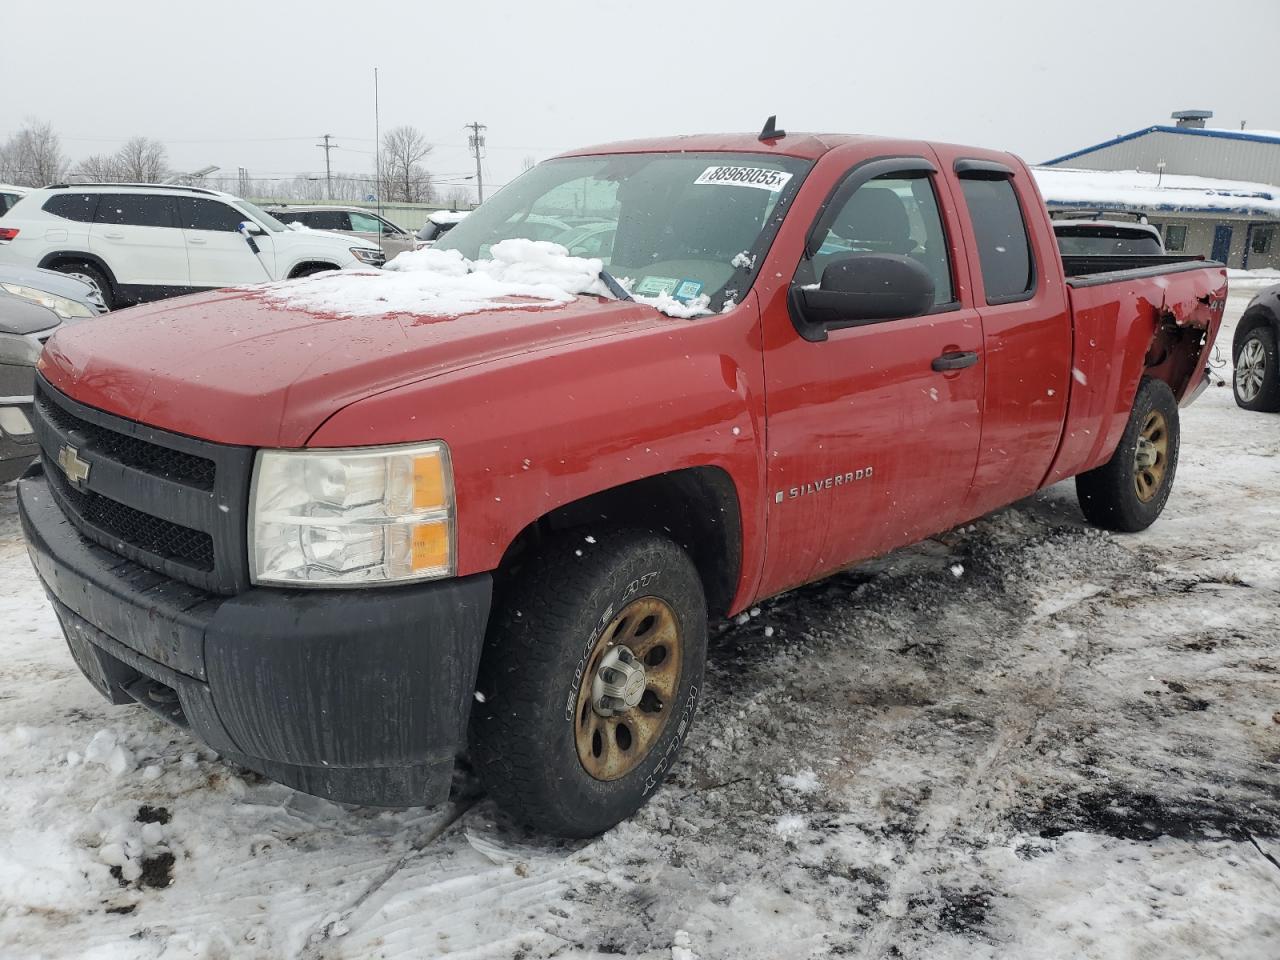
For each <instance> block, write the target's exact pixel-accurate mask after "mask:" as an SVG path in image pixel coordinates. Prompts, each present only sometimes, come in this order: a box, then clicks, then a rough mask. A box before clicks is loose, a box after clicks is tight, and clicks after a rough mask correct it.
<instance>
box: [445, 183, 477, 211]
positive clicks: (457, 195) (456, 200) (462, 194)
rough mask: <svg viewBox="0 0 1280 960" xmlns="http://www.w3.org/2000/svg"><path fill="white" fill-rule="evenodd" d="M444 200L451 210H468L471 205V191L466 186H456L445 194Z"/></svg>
mask: <svg viewBox="0 0 1280 960" xmlns="http://www.w3.org/2000/svg"><path fill="white" fill-rule="evenodd" d="M444 202H445V203H447V204H448V205H449V209H450V210H467V209H470V207H471V191H470V190H468V189H467V188H466V187H454V188H453V189H452V190H450V191H449V193H448V195H446V196H445V198H444Z"/></svg>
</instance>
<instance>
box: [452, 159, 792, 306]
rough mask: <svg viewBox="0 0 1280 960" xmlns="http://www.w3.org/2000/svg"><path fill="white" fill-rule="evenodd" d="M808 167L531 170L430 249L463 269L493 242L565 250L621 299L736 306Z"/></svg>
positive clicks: (597, 163)
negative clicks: (613, 283) (613, 280)
mask: <svg viewBox="0 0 1280 960" xmlns="http://www.w3.org/2000/svg"><path fill="white" fill-rule="evenodd" d="M809 166H810V164H809V163H808V162H807V161H804V160H798V159H795V158H793V157H780V156H775V155H772V154H757V153H629V154H605V155H601V156H592V157H567V158H564V159H561V160H551V161H548V162H547V163H544V164H541V165H540V166H537V167H534V168H533V169H532V170H530V171H529V172H528V173H526V174H525V175H524V176H522V177H520V178H519V179H517V180H515V181H513V182H512V183H511V184H510V185H509V186H507V187H506V188H504V189H503V190H502V191H500V192H499V193H498V194H496V195H495V196H494V197H493V198H492V199H490V200H488V201H486V202H485V203H484V204H482V205H481V206H480V207H479V208H478V209H476V210H475V211H474V212H472V213H471V215H470V216H468V217H467V218H466V219H465V220H463V221H462V222H461V223H460V224H458V225H457V226H456V227H455V228H454V229H453V230H451V231H449V233H448V235H447V236H445V237H443V238H442V239H440V240H438V241H437V242H436V245H435V249H437V250H457V251H459V252H460V253H461V254H462V255H463V256H464V257H467V258H468V259H471V260H482V259H486V258H487V257H488V256H489V250H490V248H491V247H492V246H493V245H494V244H495V243H497V242H499V241H500V240H506V239H509V238H512V237H521V238H524V239H529V240H550V241H552V242H555V243H559V244H561V245H568V244H572V245H573V247H574V250H571V251H570V252H574V251H580V252H579V253H578V255H580V256H592V257H598V258H599V259H600V260H602V261H603V262H604V265H605V266H606V267H607V268H608V270H609V272H610V273H611V274H613V276H615V277H617V278H618V279H619V281H621V282H622V283H623V285H624V286H626V287H627V288H628V289H629V290H630V291H631V292H632V293H633V294H637V295H639V296H646V297H659V296H663V295H665V296H669V297H673V298H675V299H676V300H680V301H683V302H686V303H687V302H689V301H691V300H694V299H695V298H699V297H706V298H708V302H709V307H710V309H713V310H718V309H721V308H722V307H723V306H724V304H725V303H726V301H736V300H737V299H739V298H740V297H741V295H742V294H743V293H745V292H746V290H747V289H749V288H750V286H751V282H752V280H753V279H754V277H755V269H756V266H757V263H758V261H759V260H760V259H761V256H762V254H763V253H764V252H765V251H766V250H767V249H768V245H769V242H770V241H771V240H772V238H773V233H774V231H775V230H776V228H777V224H778V223H779V222H780V221H781V216H780V215H779V216H774V214H775V211H776V212H777V213H778V214H781V212H782V211H783V210H785V207H786V205H787V204H789V203H790V202H791V198H792V197H794V196H795V192H796V190H797V189H799V186H800V181H801V180H802V179H803V177H804V174H805V173H806V172H807V171H808V169H809Z"/></svg>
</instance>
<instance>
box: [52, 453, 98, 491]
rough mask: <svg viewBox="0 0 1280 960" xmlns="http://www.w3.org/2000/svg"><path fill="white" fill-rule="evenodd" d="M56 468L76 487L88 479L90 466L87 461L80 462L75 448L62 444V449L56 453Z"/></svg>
mask: <svg viewBox="0 0 1280 960" xmlns="http://www.w3.org/2000/svg"><path fill="white" fill-rule="evenodd" d="M58 466H60V467H61V468H62V472H63V473H65V474H66V475H67V479H68V480H70V481H71V482H72V483H73V484H75V485H76V486H77V487H78V486H80V485H81V484H83V483H85V482H86V481H87V480H88V479H89V468H90V467H91V466H92V464H90V463H89V461H87V460H81V459H80V454H79V452H78V451H77V450H76V448H75V447H73V446H71V445H70V444H68V443H64V444H63V445H62V449H61V450H59V451H58Z"/></svg>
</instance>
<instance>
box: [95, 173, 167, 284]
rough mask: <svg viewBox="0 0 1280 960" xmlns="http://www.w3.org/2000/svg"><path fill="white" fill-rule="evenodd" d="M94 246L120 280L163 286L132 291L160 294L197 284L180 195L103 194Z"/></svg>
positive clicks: (97, 218) (99, 198)
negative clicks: (193, 280) (189, 258)
mask: <svg viewBox="0 0 1280 960" xmlns="http://www.w3.org/2000/svg"><path fill="white" fill-rule="evenodd" d="M89 249H90V250H91V251H92V252H94V253H96V254H98V256H100V257H102V259H103V260H104V261H105V262H106V264H107V266H108V267H110V268H111V272H112V273H113V274H115V278H116V283H117V284H119V285H121V286H125V287H129V286H134V287H148V288H157V287H159V288H165V289H163V290H157V289H150V290H134V291H129V290H125V291H124V293H125V295H126V297H140V298H142V299H154V298H155V297H157V296H165V295H170V294H174V293H180V292H182V291H183V290H184V289H186V288H187V287H189V286H190V284H191V272H190V270H189V269H188V267H187V245H186V243H185V242H184V241H183V239H182V231H181V230H179V229H178V210H177V201H176V198H174V197H172V196H165V195H156V194H147V193H104V194H101V195H99V197H98V206H97V210H96V212H95V214H94V220H93V227H92V228H91V229H90V231H89Z"/></svg>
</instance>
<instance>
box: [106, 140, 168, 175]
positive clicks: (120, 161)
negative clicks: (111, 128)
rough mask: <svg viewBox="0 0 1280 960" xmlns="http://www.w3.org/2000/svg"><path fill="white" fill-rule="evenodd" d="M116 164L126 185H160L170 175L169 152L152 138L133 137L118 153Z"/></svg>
mask: <svg viewBox="0 0 1280 960" xmlns="http://www.w3.org/2000/svg"><path fill="white" fill-rule="evenodd" d="M115 162H116V166H117V172H118V173H119V175H120V180H121V181H123V182H125V183H159V182H160V181H162V180H163V179H164V178H165V177H167V176H169V173H170V170H169V152H168V151H167V150H166V149H165V146H164V144H163V143H161V142H160V141H159V140H152V139H151V138H150V137H131V138H130V139H129V140H128V142H127V143H125V145H124V146H123V147H121V148H120V149H119V150H118V151H116V155H115Z"/></svg>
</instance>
